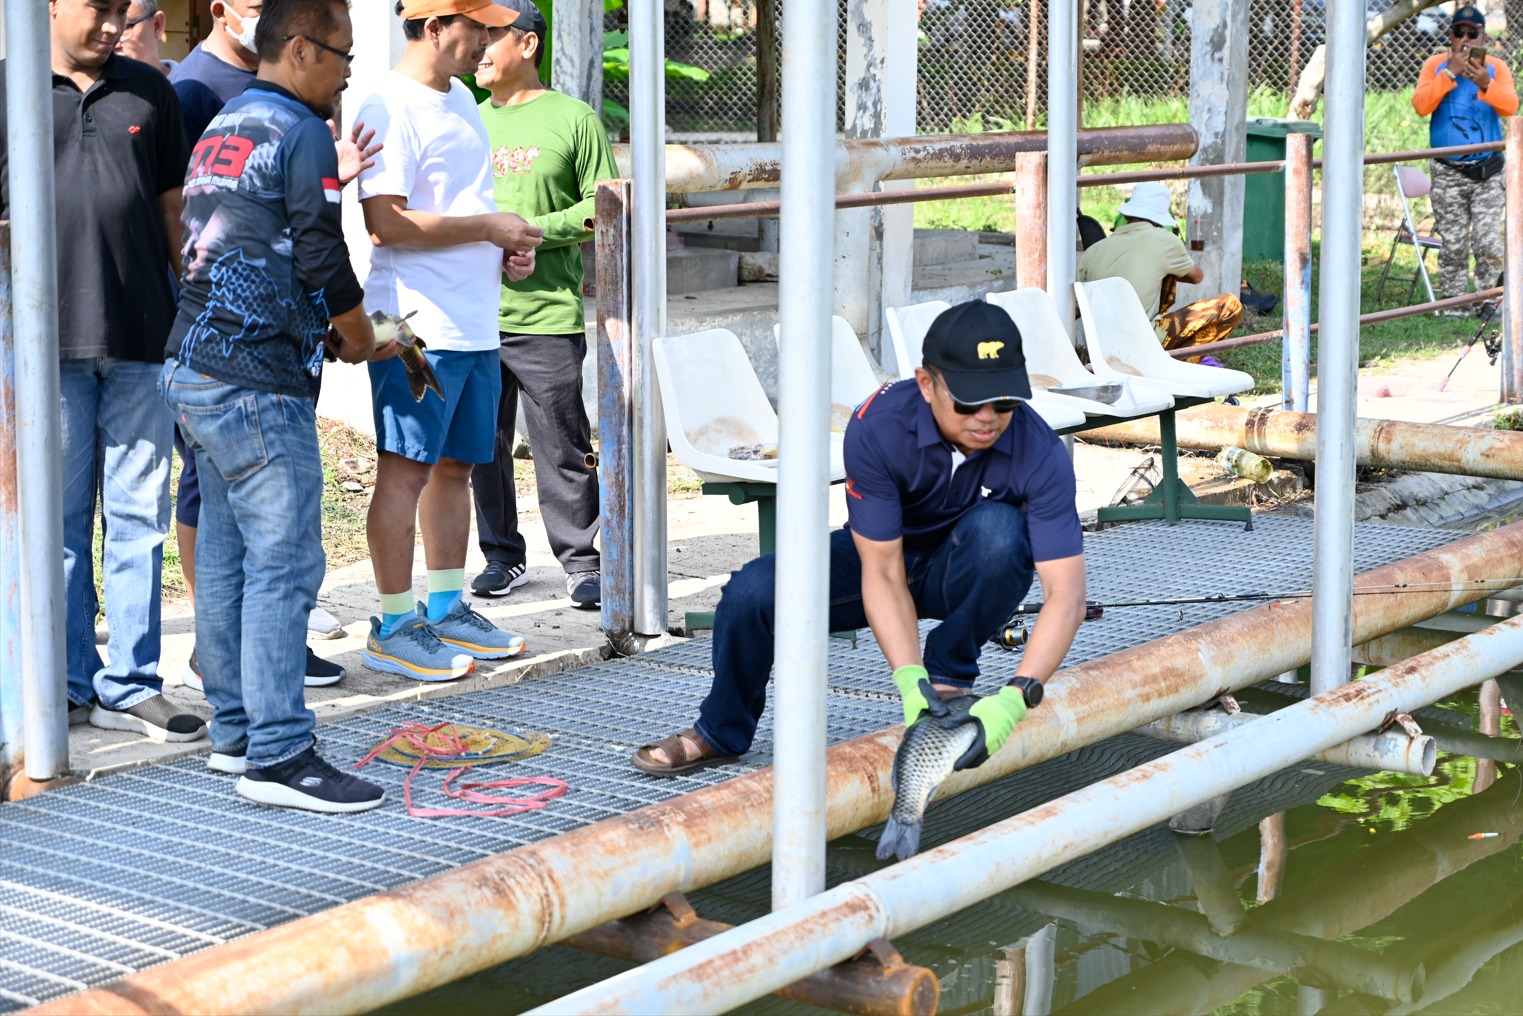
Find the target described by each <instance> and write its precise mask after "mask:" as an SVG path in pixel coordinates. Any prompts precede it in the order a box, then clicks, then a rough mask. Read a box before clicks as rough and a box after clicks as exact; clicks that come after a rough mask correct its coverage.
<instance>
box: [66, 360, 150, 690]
mask: <svg viewBox="0 0 1523 1016" xmlns="http://www.w3.org/2000/svg"><path fill="white" fill-rule="evenodd" d="M159 370H160V366H159V364H156V363H138V362H136V361H133V360H116V359H110V358H92V359H70V360H63V361H62V362H60V363H59V365H58V380H59V393H60V395H61V396H62V400H61V403H62V404H61V406H60V420H61V422H62V425H63V430H62V439H63V443H62V448H61V455H60V457H61V459H62V466H63V585H64V639H65V645H64V661H65V667H66V669H67V671H68V681H69V701H70V703H72V704H74V705H84V704H86V703H89V702H93V701H96V700H99V701H100V703H101V704H102V705H104V706H106V707H107V708H110V709H126V708H128V707H130V706H134V705H137V704H138V703H139V702H142V701H143V700H144V699H148V698H151V697H153V696H154V695H157V694H158V693H159V691H160V690H161V689H162V687H163V682H162V681H160V679H159V635H160V632H159V582H160V576H161V572H162V566H163V562H164V536H165V535H166V534H167V533H168V532H169V446H170V431H171V430H172V428H171V426H170V420H169V414H168V413H166V412H164V407H163V405H162V404H160V403H159V401H158V400H157V399H155V398H154V397H153V391H154V385H155V383H156V382H157V380H158V376H159ZM97 492H98V493H99V495H100V509H101V529H102V531H103V535H104V540H103V543H104V546H103V550H102V555H101V568H102V571H103V572H104V586H105V594H106V624H107V626H108V627H109V628H110V632H111V636H110V642H109V643H108V645H109V655H110V657H111V662H110V664H109V665H108V664H105V663H103V662H102V661H101V657H100V653H99V652H98V651H97V650H96V648H95V615H96V612H97V610H98V608H99V606H100V604H99V603H98V602H97V600H96V597H95V556H94V548H93V546H92V544H93V542H94V538H95V506H96V494H97Z"/></svg>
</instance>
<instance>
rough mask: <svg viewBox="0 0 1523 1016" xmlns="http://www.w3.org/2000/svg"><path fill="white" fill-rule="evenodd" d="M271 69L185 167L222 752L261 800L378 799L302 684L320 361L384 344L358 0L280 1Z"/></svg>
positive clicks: (179, 403)
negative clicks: (355, 135) (356, 246)
mask: <svg viewBox="0 0 1523 1016" xmlns="http://www.w3.org/2000/svg"><path fill="white" fill-rule="evenodd" d="M255 42H256V46H257V49H258V51H259V74H258V77H257V78H256V79H255V80H254V81H253V82H251V83H250V84H249V86H248V89H247V90H246V91H245V92H244V93H243V94H242V95H240V96H238V97H237V98H235V99H233V100H232V101H230V102H229V103H228V104H227V105H226V106H225V107H224V108H223V110H222V112H221V113H219V114H218V115H217V116H216V117H215V118H214V119H213V120H212V122H211V124H210V125H209V126H208V127H207V129H206V133H205V134H204V135H202V137H201V140H200V141H199V142H198V143H197V144H196V146H195V149H194V150H193V151H192V152H191V158H190V168H189V169H188V170H187V171H186V177H185V214H184V222H185V228H186V234H187V240H186V254H185V262H186V269H185V280H184V286H183V291H182V297H181V300H180V311H179V316H178V317H177V318H176V319H175V323H174V328H173V330H172V331H171V332H170V336H169V344H168V349H167V354H168V357H167V361H166V363H165V364H164V373H163V376H162V381H161V385H160V387H161V390H162V391H163V392H164V398H165V401H166V402H168V403H169V408H170V411H171V412H172V413H173V414H174V418H175V420H176V421H177V422H178V423H179V425H180V429H181V431H182V432H183V433H184V435H185V441H186V443H187V445H189V447H190V448H191V450H192V452H193V454H194V455H195V457H196V465H197V467H198V469H199V472H200V479H201V519H200V523H201V524H200V527H199V530H198V532H197V538H196V577H197V589H196V593H197V595H196V648H197V651H198V652H199V654H200V658H201V663H202V667H203V670H202V673H203V674H204V676H205V686H206V697H207V699H209V700H210V701H211V704H212V707H213V709H214V713H213V715H212V746H213V750H212V754H211V757H210V759H209V760H208V762H207V765H208V766H210V767H211V768H212V769H214V770H216V771H218V772H224V773H234V774H242V779H240V780H239V781H238V787H237V790H238V793H239V794H240V795H241V796H243V797H246V798H248V799H249V800H251V801H257V802H259V803H261V804H272V805H278V806H281V807H287V808H301V809H304V810H306V811H320V812H353V811H366V810H369V809H371V808H377V807H379V806H380V805H381V803H382V802H383V801H384V800H385V794H384V792H383V791H382V790H381V788H380V787H377V786H375V785H374V784H371V783H367V782H365V781H364V780H361V779H359V778H358V777H356V776H353V775H350V774H346V773H341V772H339V771H338V770H337V769H335V768H333V767H332V766H331V765H329V764H328V763H327V762H325V761H323V759H322V758H320V757H319V756H318V754H317V751H316V749H315V743H316V742H315V740H314V738H313V736H312V731H313V728H314V727H315V726H316V722H317V721H316V717H315V716H313V714H312V710H310V709H308V708H307V707H306V703H305V701H304V695H305V683H306V647H307V613H308V611H310V610H311V609H312V604H313V603H314V602H315V600H316V597H317V587H318V583H319V582H320V581H321V580H322V577H323V543H322V532H321V525H322V518H321V501H322V489H323V464H322V459H321V457H320V455H319V453H318V448H317V416H316V405H315V403H314V401H313V398H312V394H311V391H310V389H309V388H308V386H307V380H308V378H311V377H315V376H316V375H317V374H318V372H319V371H321V370H322V358H323V342H324V339H325V337H326V336H327V335H328V329H329V325H330V323H331V325H332V327H333V329H334V330H335V331H336V332H337V334H338V337H339V342H338V344H337V350H336V352H337V353H338V355H339V357H340V358H342V359H343V360H345V361H347V362H349V363H360V362H363V361H365V360H367V359H371V358H380V359H384V358H387V357H390V356H393V355H395V354H396V352H397V348H396V344H395V343H391V344H389V345H388V346H387V347H386V348H385V349H383V350H381V351H380V352H379V353H377V350H376V348H375V333H374V332H373V331H372V329H371V327H370V320H369V318H367V317H366V316H365V310H364V307H363V306H362V304H361V301H362V299H363V296H364V294H363V293H362V291H361V290H360V285H359V282H358V280H357V279H355V277H354V271H353V270H352V269H351V268H350V267H349V251H348V249H347V248H346V247H345V245H344V237H343V233H342V230H341V225H340V221H339V205H338V200H339V197H338V187H339V184H338V157H337V155H336V153H335V151H334V147H333V135H332V134H331V133H329V130H328V125H327V124H326V123H325V122H324V121H325V120H327V119H328V118H329V117H332V116H334V115H335V114H336V111H337V109H338V100H339V93H340V92H342V91H343V90H344V83H345V80H346V79H347V78H348V77H349V58H348V53H349V49H350V47H351V46H352V45H353V42H354V33H353V31H352V29H351V27H350V22H349V10H348V7H347V5H346V3H345V2H344V0H327V2H324V0H265V4H264V9H263V12H262V14H261V16H260V19H259V27H258V29H257V30H256V34H255Z"/></svg>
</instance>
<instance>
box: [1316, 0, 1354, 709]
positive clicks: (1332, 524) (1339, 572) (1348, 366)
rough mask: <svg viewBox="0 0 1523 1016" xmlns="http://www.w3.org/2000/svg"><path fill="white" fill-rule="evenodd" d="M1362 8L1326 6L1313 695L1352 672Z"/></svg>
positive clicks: (1335, 684)
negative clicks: (1327, 22) (1354, 438)
mask: <svg viewBox="0 0 1523 1016" xmlns="http://www.w3.org/2000/svg"><path fill="white" fill-rule="evenodd" d="M1364 17H1365V14H1364V7H1363V6H1362V5H1360V4H1356V3H1342V4H1333V5H1330V6H1329V8H1328V20H1329V25H1328V31H1327V40H1328V41H1327V53H1328V60H1327V67H1328V75H1327V90H1326V93H1325V94H1326V98H1325V99H1324V100H1323V104H1324V105H1323V109H1324V110H1325V120H1326V124H1327V128H1326V131H1327V132H1326V136H1325V137H1324V139H1323V142H1322V156H1323V169H1322V264H1321V273H1322V291H1321V321H1322V334H1321V339H1320V342H1319V345H1318V355H1317V480H1316V484H1317V486H1316V513H1317V514H1316V529H1315V536H1314V539H1313V550H1312V592H1313V597H1314V598H1313V621H1312V655H1311V687H1312V692H1313V693H1314V694H1317V693H1321V692H1325V691H1330V690H1331V689H1333V688H1336V687H1338V686H1339V685H1341V684H1343V683H1344V682H1346V681H1347V680H1348V677H1349V651H1350V649H1351V648H1352V641H1351V629H1350V625H1351V623H1352V622H1351V616H1352V604H1353V593H1352V586H1353V581H1354V440H1353V437H1354V413H1355V383H1356V382H1357V381H1358V377H1359V288H1360V287H1359V270H1360V261H1361V257H1360V255H1361V246H1362V243H1361V241H1362V240H1363V237H1364V47H1365V25H1364Z"/></svg>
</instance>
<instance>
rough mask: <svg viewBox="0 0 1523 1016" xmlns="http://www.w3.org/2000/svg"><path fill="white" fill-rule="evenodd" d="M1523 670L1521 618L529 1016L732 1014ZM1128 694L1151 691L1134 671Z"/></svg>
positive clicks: (1261, 647)
mask: <svg viewBox="0 0 1523 1016" xmlns="http://www.w3.org/2000/svg"><path fill="white" fill-rule="evenodd" d="M1352 628H1353V624H1352V621H1351V622H1350V629H1352ZM1168 641H1170V640H1168V639H1165V640H1161V642H1168ZM1253 648H1254V649H1258V650H1260V651H1263V652H1272V651H1273V650H1272V648H1271V647H1269V646H1265V645H1256V646H1254V647H1253ZM1520 662H1523V617H1517V618H1512V619H1509V620H1507V621H1504V622H1502V623H1501V624H1498V625H1494V626H1492V627H1490V628H1488V629H1486V630H1485V631H1481V632H1477V633H1476V634H1474V635H1469V636H1466V637H1465V638H1464V639H1463V640H1461V641H1458V642H1455V643H1452V644H1450V645H1447V646H1444V647H1442V648H1440V649H1437V650H1434V651H1433V652H1431V653H1427V654H1425V655H1423V656H1422V657H1419V658H1418V659H1415V660H1411V661H1409V662H1407V663H1405V664H1402V665H1400V666H1397V667H1391V668H1389V669H1387V670H1385V671H1382V672H1381V673H1380V674H1377V675H1375V676H1373V677H1368V678H1365V679H1363V680H1360V681H1354V682H1346V683H1344V684H1342V685H1338V686H1336V687H1333V688H1332V689H1330V690H1329V691H1327V692H1325V693H1323V694H1321V695H1318V696H1316V697H1315V698H1312V699H1310V700H1308V701H1306V702H1303V703H1300V704H1299V705H1295V706H1291V707H1289V708H1288V709H1284V710H1281V711H1280V712H1278V713H1276V714H1274V715H1272V716H1267V717H1265V718H1263V719H1261V720H1258V721H1256V722H1255V723H1254V724H1252V725H1251V726H1247V727H1244V728H1242V729H1239V730H1234V731H1230V732H1228V733H1225V734H1221V735H1219V736H1217V737H1213V738H1211V739H1210V740H1207V741H1203V742H1202V743H1200V744H1197V745H1192V746H1190V747H1188V748H1183V749H1181V750H1180V751H1177V752H1175V753H1173V754H1171V755H1167V756H1165V757H1163V758H1161V759H1157V760H1155V761H1153V762H1149V763H1146V764H1144V765H1141V766H1138V767H1136V768H1135V769H1131V770H1129V771H1127V772H1124V773H1121V774H1118V775H1116V776H1113V777H1110V778H1109V779H1105V780H1101V781H1099V782H1097V783H1094V784H1091V785H1090V786H1088V787H1086V788H1084V789H1083V790H1078V791H1075V792H1073V793H1070V794H1066V795H1064V796H1063V797H1060V798H1057V799H1056V800H1053V801H1049V802H1047V803H1045V804H1042V805H1039V806H1037V807H1035V808H1032V809H1030V810H1028V811H1026V812H1023V813H1021V814H1019V815H1016V816H1014V817H1012V818H1009V819H1006V820H1004V821H1002V822H997V823H995V824H994V825H991V826H989V827H988V828H987V829H983V830H981V831H979V832H976V833H972V834H970V835H967V836H964V837H961V838H960V839H957V840H953V841H952V842H950V843H946V844H943V845H941V846H938V847H935V848H933V849H931V850H929V851H927V852H925V853H923V854H919V855H917V856H915V857H912V858H910V859H909V860H907V861H900V862H899V863H898V864H895V865H893V866H891V867H889V868H885V869H883V870H881V871H877V872H874V873H872V874H869V875H866V876H864V877H862V878H859V879H856V880H854V881H851V882H847V883H844V884H841V885H838V886H836V887H835V888H833V889H830V890H828V891H826V892H824V893H821V894H819V895H817V896H813V897H811V898H809V899H808V900H806V901H804V902H803V903H800V904H797V905H795V906H792V907H789V908H788V909H786V910H782V911H775V912H774V913H772V914H770V915H768V916H766V917H763V918H760V919H758V920H755V921H752V922H751V923H749V924H746V925H743V926H741V927H739V928H736V929H735V930H734V931H731V932H728V933H726V934H724V935H720V936H718V937H716V938H712V939H709V940H708V941H706V942H703V943H700V944H698V945H695V946H693V947H691V948H689V949H684V950H683V951H682V952H680V953H677V954H675V955H672V956H668V957H665V958H663V959H660V960H657V961H655V962H653V963H650V964H648V965H647V966H645V967H642V968H641V969H639V970H636V971H630V972H629V973H628V974H625V975H621V976H619V977H617V978H614V979H612V980H608V981H603V982H601V983H599V984H595V985H592V986H591V987H588V988H585V989H583V990H581V991H577V992H573V993H572V994H570V995H567V996H566V997H565V998H562V999H558V1000H557V1001H555V1002H552V1003H550V1004H549V1005H546V1006H542V1007H540V1008H538V1009H535V1010H531V1013H532V1014H533V1016H548V1014H551V1013H554V1014H562V1013H599V1014H601V1013H621V1012H623V1013H646V1012H668V1013H707V1012H715V1011H728V1010H730V1009H732V1008H735V1007H737V1006H739V1005H742V1004H744V1003H745V1002H748V1001H750V1000H752V999H755V998H759V997H761V995H763V994H766V993H767V992H770V991H774V990H776V989H777V988H779V987H781V986H782V985H784V984H787V983H789V982H790V981H792V980H796V979H797V976H798V975H800V974H803V973H807V972H810V971H813V970H818V969H822V968H823V967H825V966H828V965H830V964H832V963H837V962H840V961H841V960H843V959H846V958H848V957H850V956H852V955H854V954H855V953H856V952H857V951H858V950H860V949H861V948H862V947H863V946H864V945H866V943H867V942H869V941H871V940H872V939H874V938H879V937H890V938H892V937H895V936H898V935H902V934H905V933H907V932H909V931H913V930H914V929H916V928H920V927H923V926H925V925H927V924H929V923H931V922H933V921H936V920H940V919H941V918H944V917H947V916H949V915H951V914H955V913H957V912H958V911H959V910H963V909H965V908H967V907H969V906H972V905H973V904H975V903H978V902H979V901H981V900H984V899H988V898H989V897H991V896H993V895H996V894H998V893H1000V892H1002V891H1004V890H1006V889H1009V888H1011V887H1013V886H1015V885H1018V884H1020V883H1022V882H1024V881H1027V880H1029V879H1032V878H1035V877H1037V876H1038V875H1040V874H1042V873H1043V872H1045V871H1047V870H1049V869H1051V868H1053V867H1055V866H1057V865H1059V864H1063V863H1067V862H1070V861H1073V860H1076V859H1078V858H1080V857H1084V856H1086V855H1087V854H1090V853H1092V852H1094V851H1095V850H1098V849H1100V848H1101V847H1103V846H1105V845H1107V844H1110V843H1114V842H1116V841H1118V840H1120V839H1122V838H1124V837H1126V836H1129V835H1131V834H1132V833H1136V832H1140V831H1142V830H1144V829H1147V828H1148V827H1149V826H1151V825H1153V824H1155V823H1156V822H1159V821H1162V820H1163V819H1166V818H1168V817H1169V816H1171V815H1174V814H1177V813H1178V812H1180V811H1183V810H1185V809H1188V808H1191V807H1194V806H1196V805H1199V804H1202V803H1204V802H1206V801H1209V800H1211V799H1212V798H1214V797H1217V796H1219V795H1221V794H1225V793H1228V792H1230V791H1231V790H1233V789H1236V788H1237V787H1241V786H1244V785H1246V784H1248V783H1251V782H1253V781H1254V780H1257V779H1261V778H1262V777H1264V776H1267V775H1269V774H1271V773H1273V772H1275V771H1277V770H1278V769H1280V768H1282V767H1283V766H1285V765H1287V764H1289V763H1291V762H1294V761H1295V760H1297V759H1300V758H1303V757H1305V756H1306V755H1307V754H1310V753H1313V752H1316V751H1320V750H1322V749H1323V748H1326V747H1328V746H1330V745H1333V744H1339V743H1342V742H1343V741H1346V740H1348V739H1349V738H1351V737H1354V736H1357V735H1358V734H1359V733H1360V732H1361V731H1364V730H1368V729H1370V728H1371V727H1372V726H1374V725H1376V724H1378V723H1379V722H1380V720H1381V718H1382V717H1383V716H1385V715H1387V714H1388V713H1389V712H1391V711H1393V710H1395V711H1398V712H1408V711H1410V710H1412V709H1415V708H1417V707H1419V706H1421V705H1425V704H1428V703H1431V702H1434V701H1436V700H1438V699H1440V698H1443V697H1445V696H1447V695H1451V694H1453V693H1455V692H1456V691H1459V690H1461V689H1463V688H1466V687H1469V686H1471V685H1473V684H1475V683H1476V682H1478V681H1480V680H1483V679H1484V678H1486V677H1487V676H1489V675H1490V674H1492V673H1495V672H1497V671H1499V670H1501V669H1504V668H1507V667H1511V666H1516V665H1517V664H1518V663H1520ZM1129 687H1131V688H1148V687H1150V686H1149V685H1148V683H1147V682H1146V681H1145V680H1144V679H1142V675H1140V674H1136V673H1135V672H1134V673H1133V676H1132V680H1131V681H1130V682H1129ZM1055 691H1056V689H1055ZM959 873H960V874H961V877H959ZM974 873H976V874H974ZM1382 874H1384V873H1382ZM1269 906H1270V905H1268V904H1266V907H1265V909H1268V907H1269Z"/></svg>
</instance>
